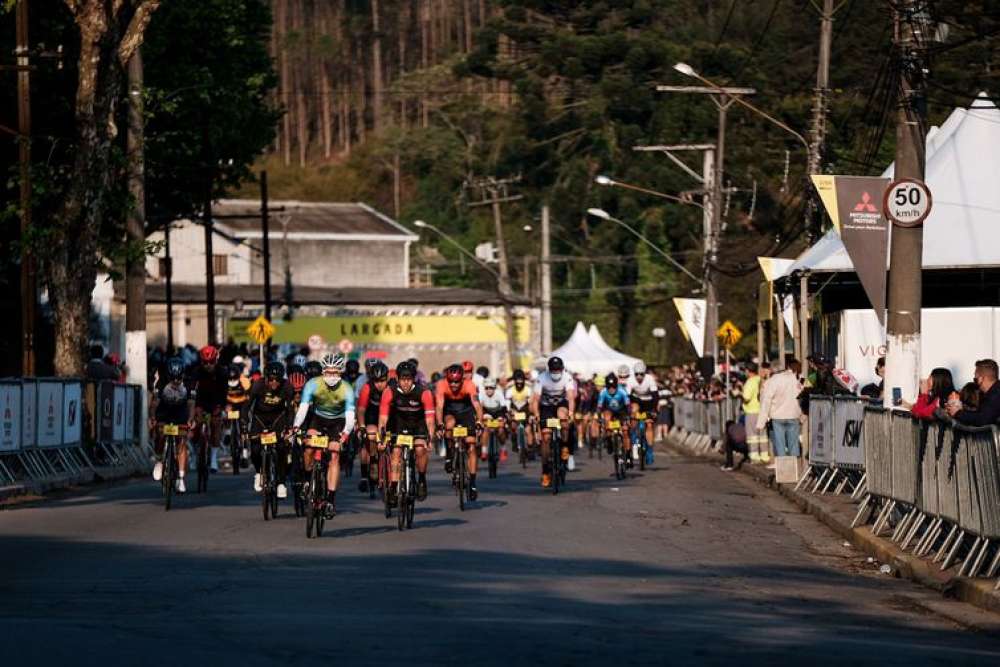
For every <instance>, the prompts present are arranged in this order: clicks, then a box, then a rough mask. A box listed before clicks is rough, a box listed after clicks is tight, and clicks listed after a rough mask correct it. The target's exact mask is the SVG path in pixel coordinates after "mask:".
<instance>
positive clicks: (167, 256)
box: [163, 222, 174, 353]
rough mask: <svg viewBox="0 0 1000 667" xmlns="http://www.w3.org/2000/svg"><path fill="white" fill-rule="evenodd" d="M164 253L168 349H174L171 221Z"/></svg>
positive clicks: (166, 235)
mask: <svg viewBox="0 0 1000 667" xmlns="http://www.w3.org/2000/svg"><path fill="white" fill-rule="evenodd" d="M163 254H164V258H165V259H166V269H167V275H166V276H165V277H166V293H167V294H166V296H167V351H168V352H169V353H173V350H174V258H173V256H171V254H170V223H169V222H168V223H167V224H166V226H165V227H164V228H163Z"/></svg>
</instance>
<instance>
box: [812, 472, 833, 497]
mask: <svg viewBox="0 0 1000 667" xmlns="http://www.w3.org/2000/svg"><path fill="white" fill-rule="evenodd" d="M828 474H830V469H829V468H824V469H823V474H822V475H820V476H819V479H817V480H816V483H815V484H813V487H812V489H810V491H809V493H816V491H817V490H818V489H819V487H820V485H821V484H822V483H823V482H824V481H825V480H826V476H827V475H828Z"/></svg>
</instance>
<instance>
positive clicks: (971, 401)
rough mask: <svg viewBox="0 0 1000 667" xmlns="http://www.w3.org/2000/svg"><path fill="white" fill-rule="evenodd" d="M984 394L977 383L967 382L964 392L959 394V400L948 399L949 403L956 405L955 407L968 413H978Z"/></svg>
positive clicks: (963, 388)
mask: <svg viewBox="0 0 1000 667" xmlns="http://www.w3.org/2000/svg"><path fill="white" fill-rule="evenodd" d="M982 396H983V393H982V392H981V391H979V385H977V384H976V383H975V382H966V383H965V385H964V386H963V387H962V390H961V391H959V392H958V396H957V400H952V398H953V397H951V398H949V399H948V402H949V403H954V405H955V407H956V408H958V409H960V410H965V411H966V412H976V411H977V410H979V400H980V399H981V398H982Z"/></svg>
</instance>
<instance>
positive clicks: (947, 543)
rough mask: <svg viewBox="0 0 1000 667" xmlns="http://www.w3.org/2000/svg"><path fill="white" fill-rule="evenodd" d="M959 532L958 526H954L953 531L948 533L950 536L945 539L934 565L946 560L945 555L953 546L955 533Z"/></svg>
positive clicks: (935, 556) (933, 561) (935, 555)
mask: <svg viewBox="0 0 1000 667" xmlns="http://www.w3.org/2000/svg"><path fill="white" fill-rule="evenodd" d="M957 532H958V526H952V527H951V530H949V531H948V536H947V537H945V538H944V542H942V543H941V546H940V547H939V548H938V550H937V553H936V554H934V560H932V561H931V562H932V563H938V562H940V561H941V559H942V558H944V555H945V553H947V551H948V547H949V546H950V545H951V539H952V538H953V537H954V536H955V533H957Z"/></svg>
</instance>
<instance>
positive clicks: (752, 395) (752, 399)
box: [741, 361, 771, 463]
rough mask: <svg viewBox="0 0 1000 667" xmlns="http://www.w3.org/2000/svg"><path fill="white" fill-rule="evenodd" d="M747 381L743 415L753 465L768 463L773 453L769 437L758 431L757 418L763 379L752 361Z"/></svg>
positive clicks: (744, 391) (744, 389)
mask: <svg viewBox="0 0 1000 667" xmlns="http://www.w3.org/2000/svg"><path fill="white" fill-rule="evenodd" d="M746 372H747V379H746V382H744V383H743V394H742V396H741V398H742V401H743V414H744V415H745V416H746V419H745V420H744V423H745V425H746V432H745V434H744V435H745V436H746V437H747V446H748V447H749V450H750V462H751V463H767V462H769V461H770V460H771V453H770V451H769V450H768V446H767V436H766V435H764V434H762V433H761V432H760V431H758V430H757V417H758V416H759V415H760V388H761V377H760V374H759V368H758V366H757V364H755V363H753V362H752V361H751V362H750V363H748V364H747V365H746Z"/></svg>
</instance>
